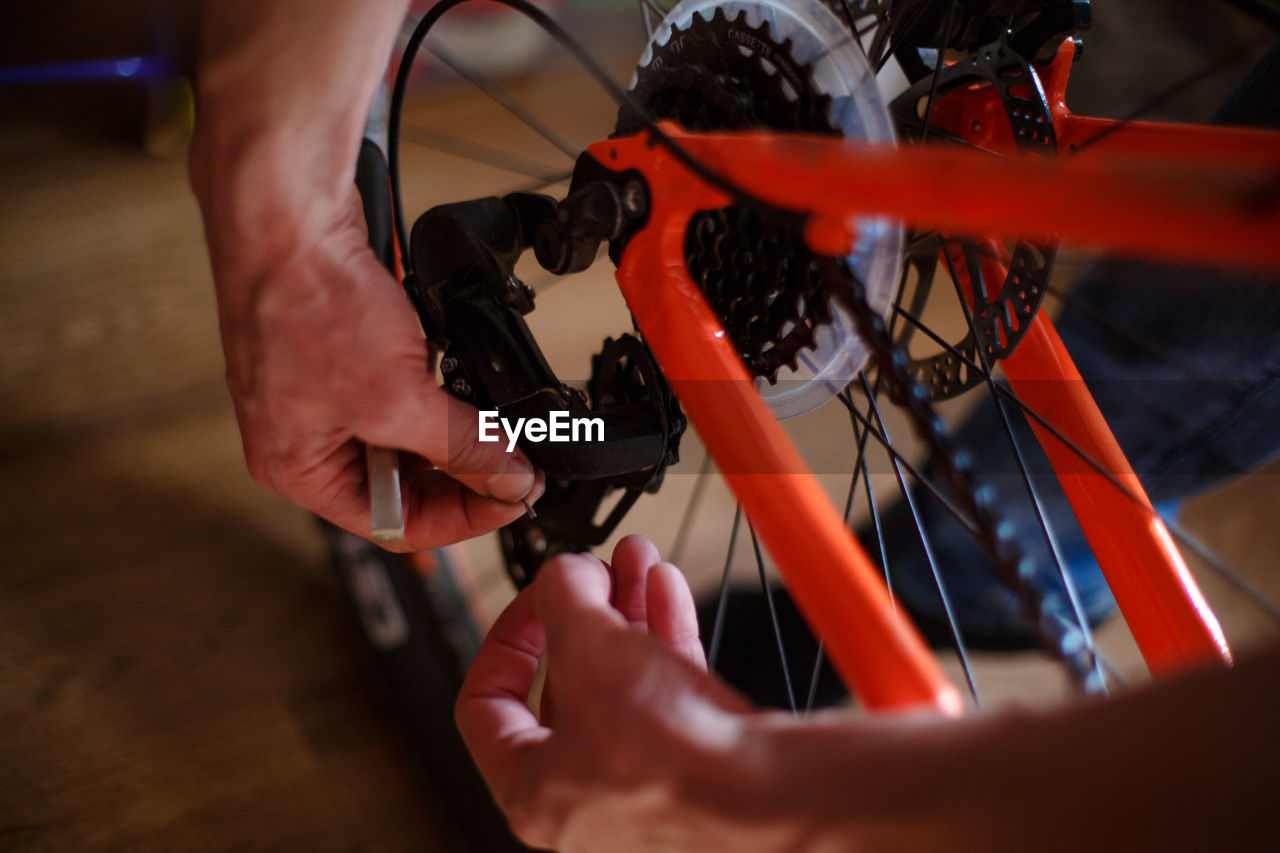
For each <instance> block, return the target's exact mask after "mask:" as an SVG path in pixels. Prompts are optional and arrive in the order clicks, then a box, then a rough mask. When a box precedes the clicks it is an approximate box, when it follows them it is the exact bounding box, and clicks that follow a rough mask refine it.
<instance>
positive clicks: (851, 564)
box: [606, 161, 964, 715]
mask: <svg viewBox="0 0 1280 853" xmlns="http://www.w3.org/2000/svg"><path fill="white" fill-rule="evenodd" d="M606 162H607V161H606ZM628 165H631V164H628ZM624 168H626V166H624ZM676 195H677V196H678V195H679V192H678V190H677V192H676ZM712 195H714V193H712ZM707 198H708V192H707V190H706V188H705V187H703V188H702V192H701V193H698V192H697V191H696V188H695V192H693V193H691V194H687V195H686V197H685V198H684V199H681V198H679V197H670V196H665V195H661V194H660V195H658V196H657V197H655V198H654V199H653V207H652V209H651V213H650V217H651V219H650V224H649V225H648V227H646V228H644V229H643V230H642V231H641V232H639V233H638V234H637V235H636V236H635V237H634V238H633V239H632V241H631V242H630V244H629V245H628V246H627V249H626V252H625V253H624V255H623V258H622V263H621V264H620V265H619V268H618V274H617V275H618V283H619V285H620V286H621V289H622V292H623V295H624V296H625V297H626V299H627V304H628V305H629V306H630V308H631V311H632V314H633V315H634V317H635V320H636V323H637V324H638V325H639V327H640V330H641V332H642V333H643V334H644V337H645V341H646V342H647V343H648V345H649V348H650V349H651V350H652V352H653V354H654V356H655V358H656V359H657V361H658V364H659V365H660V366H661V368H662V371H663V374H664V375H665V376H666V378H667V381H668V382H670V384H671V387H672V389H673V390H674V391H675V394H676V396H677V397H678V398H679V400H680V403H681V405H682V406H683V407H684V410H685V413H686V414H687V415H688V418H689V420H690V422H691V423H692V424H693V425H694V427H695V428H696V429H697V431H698V434H699V436H700V437H701V439H702V441H703V443H704V444H705V445H706V447H707V450H708V452H709V453H710V455H711V457H712V458H713V459H714V460H715V462H716V464H717V466H718V467H719V469H720V471H721V473H722V475H723V476H724V478H725V480H726V481H727V482H728V484H729V486H730V488H731V489H732V490H733V492H734V494H735V496H736V497H737V499H738V501H739V502H740V503H741V505H742V509H743V511H744V512H745V513H746V516H747V518H748V519H749V520H750V522H751V524H752V525H753V526H754V528H755V530H756V532H757V534H758V535H759V537H760V539H761V541H762V542H763V543H764V546H765V548H766V550H767V551H768V552H769V554H770V555H771V556H772V558H773V560H774V562H775V563H776V565H777V567H778V570H779V572H780V573H781V574H782V577H783V579H784V581H785V582H786V585H787V589H788V590H789V591H790V593H791V595H792V597H793V598H794V600H795V601H796V603H797V605H798V606H799V607H800V610H801V611H802V612H803V613H804V615H805V617H806V619H807V620H808V621H809V624H810V625H812V626H813V628H814V630H815V631H816V632H817V633H818V635H819V636H821V637H822V638H823V641H824V643H825V649H826V650H827V653H828V654H829V656H830V658H831V660H832V661H833V663H834V664H835V666H836V669H837V670H838V671H839V673H840V675H841V677H842V678H843V679H844V680H845V682H846V684H847V685H848V686H849V688H850V689H851V690H852V691H853V692H854V693H855V694H856V695H857V696H858V697H859V699H860V700H861V701H862V702H863V703H864V704H865V705H866V706H867V707H869V708H877V709H891V708H893V709H903V708H922V707H924V708H932V709H934V710H936V711H939V712H942V713H944V714H951V715H955V714H959V713H960V712H961V711H962V710H963V707H964V701H963V699H962V698H961V696H960V693H959V691H958V690H957V689H956V688H955V686H954V685H952V684H951V683H950V682H949V681H948V679H947V678H946V676H945V675H944V674H943V673H942V671H941V669H940V668H939V666H938V663H937V661H936V659H935V658H934V656H933V655H932V653H931V652H930V651H929V649H928V648H927V647H926V645H925V644H924V642H923V640H922V639H921V637H920V635H919V634H918V633H917V632H916V630H915V628H914V626H912V625H911V624H910V622H908V621H907V620H906V619H905V618H904V617H903V616H901V615H900V614H899V612H898V611H897V610H896V609H895V608H894V606H893V603H892V601H891V599H890V596H889V592H888V589H887V588H886V587H885V585H884V582H883V581H882V580H881V578H880V577H879V574H878V572H877V570H876V568H875V566H874V564H873V563H872V562H871V560H870V558H869V557H868V556H867V554H866V552H865V551H864V550H863V549H862V547H861V545H859V544H858V542H857V541H856V540H855V539H854V537H853V535H852V534H851V532H850V531H849V529H848V528H847V527H846V526H845V524H844V522H843V521H842V519H841V518H840V516H839V515H838V514H837V513H836V511H835V509H834V507H833V506H832V505H831V502H830V501H829V500H828V498H827V496H826V494H825V493H824V492H823V491H822V488H821V487H820V486H819V484H818V481H817V479H816V478H815V477H814V476H813V474H812V473H811V472H810V471H809V469H808V467H807V466H806V464H805V462H804V460H803V459H802V458H801V456H800V454H799V452H798V451H797V450H796V449H795V447H794V445H793V444H792V443H791V440H790V438H788V436H787V435H786V433H785V432H784V431H783V430H782V427H781V426H780V425H779V423H778V421H777V420H776V419H775V418H774V416H773V414H772V413H771V412H770V411H769V408H768V406H767V405H766V404H765V402H764V400H763V399H762V398H761V397H760V395H759V393H758V392H757V391H756V389H755V385H754V383H753V381H752V379H751V377H750V375H749V374H748V373H747V371H746V368H744V367H743V365H742V361H741V359H740V358H739V357H738V353H737V351H736V350H735V349H734V347H733V345H732V344H731V343H730V341H729V338H728V336H727V335H726V334H725V332H724V329H723V328H722V326H721V325H720V323H719V321H718V320H717V319H716V317H715V315H714V314H713V313H712V311H711V308H710V307H709V306H708V305H707V302H706V300H705V298H704V297H703V295H702V293H701V291H699V290H698V288H697V287H696V286H694V284H693V282H692V281H691V280H690V279H689V275H688V272H687V271H686V268H685V264H684V232H685V226H686V225H687V224H688V221H689V218H690V216H691V215H692V213H693V212H694V211H695V210H697V209H700V208H702V207H705V206H706V205H705V204H704V203H700V201H703V202H704V201H705V200H706V199H707ZM682 201H683V202H684V203H686V204H687V205H688V206H684V205H682ZM721 203H723V201H722V202H721Z"/></svg>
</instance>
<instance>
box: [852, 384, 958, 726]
mask: <svg viewBox="0 0 1280 853" xmlns="http://www.w3.org/2000/svg"><path fill="white" fill-rule="evenodd" d="M859 377H860V379H861V380H862V389H863V393H865V394H866V395H867V401H868V402H869V403H870V405H871V414H872V415H873V416H874V417H875V420H876V423H877V424H879V426H880V430H881V431H882V432H884V434H885V439H886V441H887V440H888V438H889V436H888V432H887V431H886V429H885V424H884V420H883V419H882V418H881V417H880V407H879V406H877V405H876V402H875V395H874V393H873V392H872V389H871V383H870V382H868V381H867V375H866V374H865V373H861V374H859ZM850 411H852V409H850ZM890 462H891V464H892V466H893V473H894V476H895V477H896V478H897V481H898V490H899V491H900V492H901V493H902V499H903V500H904V501H905V502H906V504H907V509H908V510H909V511H910V512H911V518H912V520H913V521H914V522H915V526H916V533H917V534H918V536H919V539H920V546H921V547H922V548H923V549H924V556H925V560H926V561H928V563H929V571H930V572H931V573H932V575H933V583H934V587H935V589H936V591H937V593H938V599H939V601H940V602H941V603H942V610H943V613H945V614H946V617H947V627H948V629H949V630H950V632H951V638H952V640H954V642H955V646H956V657H957V658H958V659H959V661H960V668H961V669H962V670H964V679H965V681H966V682H967V683H968V685H969V694H970V695H971V696H973V701H974V704H976V705H978V706H979V707H981V705H982V700H981V698H980V697H979V695H978V684H977V682H976V681H975V680H974V677H973V668H972V667H971V666H970V664H969V651H968V648H967V647H966V646H965V643H964V638H963V637H962V636H961V635H960V624H959V621H958V620H957V619H956V616H955V611H954V609H953V608H952V606H951V597H950V596H949V595H947V587H946V583H945V582H944V581H943V579H942V572H941V571H940V570H939V568H938V560H937V557H936V556H935V555H934V552H933V545H932V544H931V543H930V541H929V533H928V531H927V530H925V526H924V519H923V518H922V517H921V515H920V508H919V507H918V506H917V505H916V499H915V496H914V495H913V494H912V493H911V488H910V487H909V486H908V485H907V481H906V480H905V479H904V478H903V476H902V469H901V467H900V463H899V461H898V458H897V457H896V456H894V455H892V454H891V455H890Z"/></svg>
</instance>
